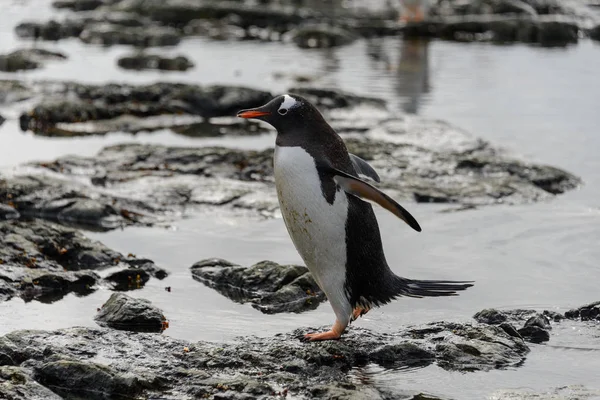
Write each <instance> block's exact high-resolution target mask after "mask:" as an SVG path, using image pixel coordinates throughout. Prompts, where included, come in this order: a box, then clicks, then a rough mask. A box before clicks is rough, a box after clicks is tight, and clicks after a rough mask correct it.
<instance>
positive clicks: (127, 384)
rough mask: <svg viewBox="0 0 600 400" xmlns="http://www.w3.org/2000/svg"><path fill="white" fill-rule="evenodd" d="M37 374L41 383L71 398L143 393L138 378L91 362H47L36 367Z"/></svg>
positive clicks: (120, 396)
mask: <svg viewBox="0 0 600 400" xmlns="http://www.w3.org/2000/svg"><path fill="white" fill-rule="evenodd" d="M33 376H34V377H35V379H36V380H37V381H38V382H39V383H40V384H42V385H46V386H48V387H51V388H53V389H54V390H55V391H56V392H57V393H59V394H61V395H63V396H66V397H68V398H73V397H74V396H78V395H79V396H83V398H86V399H98V400H101V399H107V398H109V399H114V398H116V399H124V398H132V397H135V396H137V395H139V394H140V393H141V391H142V389H143V386H142V382H140V380H139V379H138V378H137V377H128V376H126V375H124V374H122V373H119V372H118V371H114V370H113V369H112V368H110V367H108V366H105V365H102V364H98V363H94V362H90V361H71V360H60V361H51V362H47V363H44V364H42V365H39V366H36V367H35V369H34V375H33Z"/></svg>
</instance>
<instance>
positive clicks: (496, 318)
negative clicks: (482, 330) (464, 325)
mask: <svg viewBox="0 0 600 400" xmlns="http://www.w3.org/2000/svg"><path fill="white" fill-rule="evenodd" d="M473 318H474V319H475V321H477V322H481V323H483V324H488V325H499V324H501V323H503V322H505V321H506V320H507V317H506V315H504V314H503V313H502V312H500V311H498V310H495V309H493V308H486V309H485V310H481V311H479V312H478V313H477V314H475V315H473Z"/></svg>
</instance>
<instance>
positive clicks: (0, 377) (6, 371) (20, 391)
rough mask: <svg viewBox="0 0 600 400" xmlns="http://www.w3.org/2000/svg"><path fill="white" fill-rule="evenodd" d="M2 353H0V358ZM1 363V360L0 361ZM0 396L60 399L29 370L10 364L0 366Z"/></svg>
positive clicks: (19, 399) (18, 399)
mask: <svg viewBox="0 0 600 400" xmlns="http://www.w3.org/2000/svg"><path fill="white" fill-rule="evenodd" d="M1 357H2V355H0V360H1ZM0 364H2V361H0ZM0 382H2V384H1V385H0V398H2V399H8V400H30V399H47V400H62V399H63V398H62V397H60V396H59V395H57V394H56V393H54V392H53V391H52V390H50V389H48V388H47V387H44V386H42V385H40V384H39V383H38V382H37V381H36V380H35V379H34V378H33V377H32V376H31V371H30V370H27V369H24V368H21V367H13V366H10V365H3V366H0Z"/></svg>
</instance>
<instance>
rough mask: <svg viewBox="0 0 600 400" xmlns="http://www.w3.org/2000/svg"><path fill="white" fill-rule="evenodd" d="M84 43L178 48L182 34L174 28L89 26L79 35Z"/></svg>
mask: <svg viewBox="0 0 600 400" xmlns="http://www.w3.org/2000/svg"><path fill="white" fill-rule="evenodd" d="M79 39H81V41H83V42H84V43H89V44H97V45H103V46H113V45H117V44H125V45H131V46H136V47H156V46H176V45H177V44H179V42H180V41H181V33H180V32H179V31H178V30H177V29H174V28H170V27H166V26H159V25H147V26H146V25H145V26H140V27H131V26H129V27H127V26H122V25H117V24H111V23H99V24H87V25H86V26H85V29H84V30H83V31H81V33H80V34H79Z"/></svg>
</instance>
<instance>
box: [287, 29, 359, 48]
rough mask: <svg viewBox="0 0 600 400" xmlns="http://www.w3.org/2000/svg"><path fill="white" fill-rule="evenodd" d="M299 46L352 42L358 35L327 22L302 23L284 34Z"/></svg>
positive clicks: (335, 45) (310, 46) (333, 45)
mask: <svg viewBox="0 0 600 400" xmlns="http://www.w3.org/2000/svg"><path fill="white" fill-rule="evenodd" d="M286 35H287V36H288V37H289V38H290V40H291V41H292V42H294V43H295V44H296V45H297V46H298V47H300V48H330V47H338V46H343V45H346V44H350V43H352V42H353V41H354V40H356V39H357V38H358V35H357V34H356V33H354V32H352V31H349V30H347V29H344V28H340V27H336V26H331V25H329V24H313V25H303V26H300V27H298V28H295V29H292V30H291V31H289V32H288V33H287V34H286Z"/></svg>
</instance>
